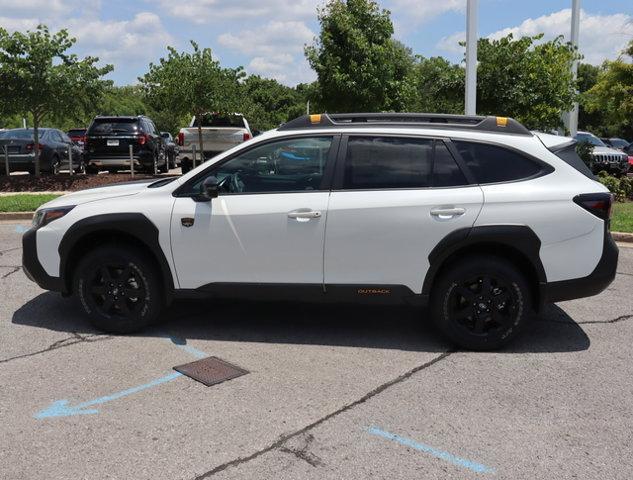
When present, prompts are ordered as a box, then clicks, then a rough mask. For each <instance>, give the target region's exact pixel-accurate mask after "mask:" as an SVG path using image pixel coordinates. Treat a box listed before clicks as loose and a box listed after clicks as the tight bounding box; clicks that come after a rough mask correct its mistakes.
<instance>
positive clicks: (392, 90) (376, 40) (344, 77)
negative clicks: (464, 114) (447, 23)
mask: <svg viewBox="0 0 633 480" xmlns="http://www.w3.org/2000/svg"><path fill="white" fill-rule="evenodd" d="M389 15H390V14H389V11H388V10H381V9H380V8H379V6H378V4H377V3H376V2H375V1H373V0H330V1H329V2H328V3H327V4H326V5H325V7H324V8H322V9H320V10H319V23H320V24H321V32H320V35H319V38H318V39H316V40H315V42H314V43H313V44H312V45H310V46H307V47H306V48H305V55H306V57H307V59H308V62H309V64H310V66H311V67H312V68H313V69H314V71H316V73H317V76H318V88H317V92H316V93H317V95H318V98H317V99H315V100H317V101H318V102H319V103H320V105H321V106H322V107H323V108H324V109H325V110H327V111H330V112H349V111H369V112H371V111H381V110H401V109H403V108H404V106H405V105H406V102H407V98H408V96H409V95H408V93H407V87H409V86H410V83H408V82H409V80H410V78H409V76H410V73H411V71H412V68H413V56H412V54H411V51H410V50H409V49H408V48H406V47H404V46H403V45H402V44H400V43H399V42H396V41H395V40H393V39H392V35H393V24H392V23H391V19H390V17H389Z"/></svg>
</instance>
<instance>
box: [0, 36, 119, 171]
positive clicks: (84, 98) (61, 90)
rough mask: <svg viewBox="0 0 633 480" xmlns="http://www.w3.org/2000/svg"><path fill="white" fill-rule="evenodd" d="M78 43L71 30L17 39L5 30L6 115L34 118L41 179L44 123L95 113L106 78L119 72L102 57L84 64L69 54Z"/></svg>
mask: <svg viewBox="0 0 633 480" xmlns="http://www.w3.org/2000/svg"><path fill="white" fill-rule="evenodd" d="M74 43H75V39H74V38H72V37H69V36H68V32H67V31H66V30H60V31H59V32H57V33H53V34H51V33H50V32H49V30H48V28H47V27H46V26H45V25H39V26H38V27H37V28H36V30H35V31H27V32H26V33H21V32H15V33H12V34H9V33H8V32H7V31H6V30H4V29H2V28H0V85H2V88H1V89H0V110H2V112H0V113H2V114H4V115H11V114H22V115H24V116H27V115H28V116H30V118H31V121H32V122H33V142H34V151H35V174H36V175H39V173H40V155H39V153H40V151H39V127H40V126H41V124H42V121H43V120H44V119H46V118H47V117H53V118H57V119H59V118H61V117H65V116H66V117H73V116H80V115H81V113H82V112H87V111H90V110H91V109H92V108H93V105H95V104H96V103H98V101H99V99H100V98H101V95H102V94H103V91H104V89H105V87H106V86H107V85H108V84H109V82H108V81H106V80H103V79H102V77H103V76H104V75H106V74H107V73H109V72H110V71H112V68H113V67H112V66H111V65H105V66H103V67H97V66H96V64H97V62H98V61H99V59H98V58H96V57H86V58H84V59H83V60H79V59H78V58H77V56H76V55H74V54H69V53H67V51H68V49H70V48H71V47H72V46H73V45H74Z"/></svg>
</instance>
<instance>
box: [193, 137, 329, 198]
mask: <svg viewBox="0 0 633 480" xmlns="http://www.w3.org/2000/svg"><path fill="white" fill-rule="evenodd" d="M331 145H332V137H314V138H293V139H286V140H281V141H278V142H271V143H267V144H265V145H262V146H260V147H255V148H253V149H250V150H248V151H246V152H244V153H243V154H241V155H238V156H236V157H234V158H232V159H230V160H228V161H227V162H225V163H223V164H222V165H219V166H218V167H216V168H211V169H210V170H209V172H208V175H215V176H216V177H217V178H218V180H219V182H220V191H221V192H224V193H267V192H292V191H304V190H319V189H320V186H321V180H322V179H323V173H324V171H325V166H326V164H327V161H328V156H329V152H330V147H331ZM203 180H204V179H203V178H201V179H199V180H198V181H197V182H196V183H195V184H194V186H193V187H192V193H199V192H200V191H201V186H202V182H203Z"/></svg>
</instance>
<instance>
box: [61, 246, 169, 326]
mask: <svg viewBox="0 0 633 480" xmlns="http://www.w3.org/2000/svg"><path fill="white" fill-rule="evenodd" d="M73 280H74V285H73V287H74V291H75V292H76V293H77V295H78V297H79V300H80V302H81V305H82V307H83V309H84V310H85V312H86V313H87V314H88V315H89V317H90V320H91V322H92V324H93V325H94V326H95V327H97V328H98V329H100V330H104V331H106V332H112V333H130V332H135V331H138V330H140V329H142V328H144V327H146V326H148V325H150V324H151V323H152V322H153V321H154V320H156V318H157V317H158V315H159V314H160V310H161V308H162V305H163V302H162V300H161V299H162V297H163V296H162V294H161V285H160V275H159V272H158V270H157V268H156V267H155V265H154V264H153V262H152V261H151V259H150V258H149V257H148V256H147V255H145V254H144V253H143V252H142V251H140V250H138V249H136V248H134V247H131V246H130V247H127V246H126V247H125V248H121V247H115V246H112V245H106V246H102V247H98V248H96V249H95V250H93V251H91V252H89V253H88V254H87V255H86V256H84V257H83V258H82V259H81V261H80V263H79V265H78V266H77V268H76V270H75V275H74V277H73Z"/></svg>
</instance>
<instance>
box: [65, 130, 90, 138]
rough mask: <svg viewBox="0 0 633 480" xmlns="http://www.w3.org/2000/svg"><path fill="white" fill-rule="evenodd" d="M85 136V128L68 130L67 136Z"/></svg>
mask: <svg viewBox="0 0 633 480" xmlns="http://www.w3.org/2000/svg"><path fill="white" fill-rule="evenodd" d="M85 134H86V129H85V128H75V129H73V130H68V135H72V136H73V137H81V136H83V135H85Z"/></svg>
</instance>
